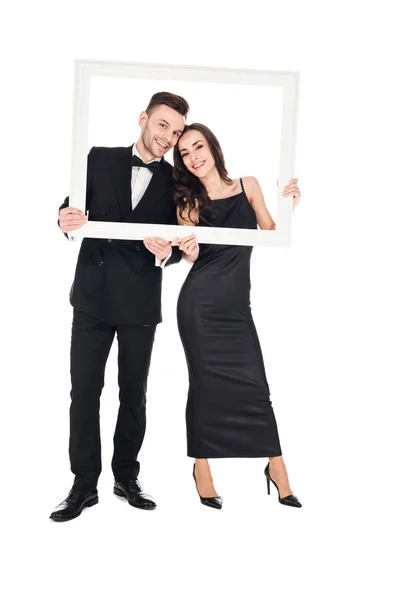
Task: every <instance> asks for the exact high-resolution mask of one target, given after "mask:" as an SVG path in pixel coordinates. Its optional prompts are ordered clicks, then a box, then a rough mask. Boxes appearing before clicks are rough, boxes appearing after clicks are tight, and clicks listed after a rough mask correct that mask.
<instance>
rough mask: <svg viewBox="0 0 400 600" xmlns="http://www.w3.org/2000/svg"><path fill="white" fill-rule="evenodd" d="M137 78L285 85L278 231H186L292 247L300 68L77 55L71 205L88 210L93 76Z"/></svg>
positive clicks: (111, 232)
mask: <svg viewBox="0 0 400 600" xmlns="http://www.w3.org/2000/svg"><path fill="white" fill-rule="evenodd" d="M93 77H108V78H110V77H111V78H127V77H128V78H133V79H137V80H145V79H154V80H158V81H170V80H174V81H176V80H180V81H191V82H207V83H210V82H213V83H221V84H224V85H228V86H229V85H232V84H235V85H246V86H249V85H250V86H274V87H282V88H283V94H282V103H283V104H282V121H281V134H280V154H279V169H278V171H279V175H278V185H277V188H276V193H277V210H276V217H275V219H274V220H275V223H276V228H275V230H268V231H265V230H260V229H258V230H253V229H230V228H222V227H195V226H193V227H190V226H185V233H184V234H185V235H190V234H191V233H195V234H196V236H197V240H198V242H200V243H212V244H233V245H242V246H290V242H291V224H292V212H293V199H292V197H286V198H284V197H283V196H282V195H281V194H282V189H283V187H284V186H285V185H286V184H287V183H288V181H289V180H290V179H291V178H292V177H293V176H294V164H295V146H296V132H297V115H298V99H299V79H300V74H299V72H296V71H265V70H253V69H231V68H215V67H200V66H188V65H166V64H146V63H128V62H113V61H97V60H81V59H77V60H75V79H74V100H73V102H74V105H73V127H72V158H71V184H70V200H69V205H70V206H72V207H76V208H79V209H81V210H82V211H85V202H86V169H87V154H88V151H89V148H88V124H89V98H90V87H91V78H93ZM182 229H183V226H180V225H159V224H143V223H119V222H118V223H117V222H109V221H88V222H87V223H86V224H85V225H83V226H82V227H81V228H79V229H77V230H75V231H73V232H71V233H70V234H69V238H70V239H74V240H78V239H82V238H84V237H90V238H102V239H125V240H129V239H131V240H143V239H144V238H145V237H152V236H159V237H162V238H164V239H166V240H169V241H172V240H173V239H174V238H176V237H181V236H182V235H183V234H182Z"/></svg>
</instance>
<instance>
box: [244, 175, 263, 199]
mask: <svg viewBox="0 0 400 600" xmlns="http://www.w3.org/2000/svg"><path fill="white" fill-rule="evenodd" d="M240 180H241V181H242V184H243V189H244V191H245V193H246V196H247V197H248V199H249V200H250V201H251V199H252V197H253V196H254V194H255V193H256V192H257V190H259V189H260V184H259V183H258V180H257V177H254V176H253V175H245V176H244V177H241V178H240Z"/></svg>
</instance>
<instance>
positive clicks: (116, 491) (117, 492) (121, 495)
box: [114, 487, 125, 498]
mask: <svg viewBox="0 0 400 600" xmlns="http://www.w3.org/2000/svg"><path fill="white" fill-rule="evenodd" d="M114 494H115V495H116V496H120V498H125V494H124V492H121V490H119V489H118V488H116V487H115V488H114Z"/></svg>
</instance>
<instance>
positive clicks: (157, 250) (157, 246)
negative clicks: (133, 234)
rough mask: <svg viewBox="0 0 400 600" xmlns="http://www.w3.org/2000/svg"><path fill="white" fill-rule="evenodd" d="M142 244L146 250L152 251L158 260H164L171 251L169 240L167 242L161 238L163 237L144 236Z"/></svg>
mask: <svg viewBox="0 0 400 600" xmlns="http://www.w3.org/2000/svg"><path fill="white" fill-rule="evenodd" d="M143 244H144V245H145V246H146V248H147V250H149V251H150V252H152V253H153V254H154V256H156V257H157V258H158V259H159V260H164V258H167V256H168V254H169V253H170V252H171V242H167V241H166V240H163V238H159V237H151V238H145V239H144V240H143Z"/></svg>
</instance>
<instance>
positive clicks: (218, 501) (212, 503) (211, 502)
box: [193, 464, 222, 508]
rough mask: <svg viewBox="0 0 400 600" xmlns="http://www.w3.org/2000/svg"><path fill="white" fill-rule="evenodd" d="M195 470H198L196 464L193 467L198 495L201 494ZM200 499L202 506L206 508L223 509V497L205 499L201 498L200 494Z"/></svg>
mask: <svg viewBox="0 0 400 600" xmlns="http://www.w3.org/2000/svg"><path fill="white" fill-rule="evenodd" d="M195 468H196V464H194V465H193V479H194V482H195V484H196V490H197V493H198V494H199V490H198V489H197V481H196V475H195ZM199 498H200V502H201V503H202V504H204V506H209V507H210V508H222V498H221V496H215V497H214V498H203V496H200V494H199Z"/></svg>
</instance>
